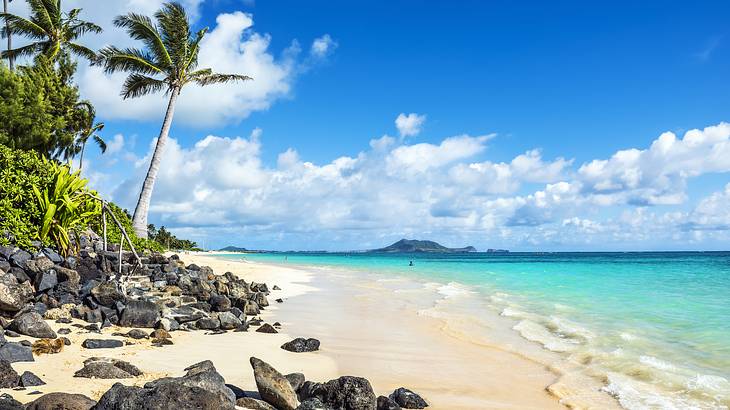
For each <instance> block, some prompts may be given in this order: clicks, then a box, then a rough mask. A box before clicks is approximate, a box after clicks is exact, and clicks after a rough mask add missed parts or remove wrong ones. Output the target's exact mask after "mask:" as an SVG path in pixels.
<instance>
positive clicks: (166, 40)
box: [99, 2, 251, 238]
mask: <svg viewBox="0 0 730 410" xmlns="http://www.w3.org/2000/svg"><path fill="white" fill-rule="evenodd" d="M155 20H157V22H156V23H154V22H153V21H152V19H150V18H149V17H147V16H143V15H140V14H135V13H129V14H127V15H126V16H119V17H117V18H116V19H115V20H114V25H116V26H117V27H120V28H124V29H126V30H127V34H129V36H130V37H132V38H134V39H135V40H140V41H142V43H143V44H144V46H145V49H143V50H140V49H135V48H126V49H119V48H117V47H113V46H109V47H105V48H104V49H102V50H101V51H100V52H99V54H100V59H99V60H100V62H101V63H102V64H103V65H104V67H105V69H106V72H107V73H108V74H111V73H115V72H117V71H129V72H131V74H129V77H127V80H126V81H125V83H124V86H123V87H122V93H121V95H122V97H123V98H124V99H127V98H136V97H141V96H144V95H147V94H151V93H155V92H159V91H162V90H164V91H165V95H168V94H169V96H170V97H169V98H170V100H169V103H168V105H167V112H166V113H165V119H164V121H163V122H162V129H161V130H160V136H159V137H158V138H157V145H156V146H155V151H154V153H153V154H152V160H151V161H150V167H149V169H148V170H147V176H146V177H145V179H144V183H143V185H142V191H141V192H140V194H139V199H138V200H137V207H136V208H135V209H134V217H133V218H132V222H133V227H134V231H135V233H136V234H137V235H138V236H139V237H141V238H147V214H148V212H149V206H150V199H151V197H152V190H153V188H154V185H155V180H156V178H157V172H158V170H159V169H160V161H161V160H162V153H163V151H164V148H165V144H166V143H167V138H168V134H169V132H170V126H171V124H172V117H173V114H174V112H175V102H176V101H177V98H178V96H179V95H180V91H181V90H182V88H183V87H184V86H185V85H187V84H190V83H195V84H198V85H200V86H207V85H210V84H219V83H227V82H232V81H245V80H251V77H248V76H245V75H238V74H216V73H213V71H212V70H211V69H209V68H204V69H197V66H198V53H199V52H200V42H201V41H202V40H203V37H204V36H205V34H206V33H207V31H208V29H207V28H205V29H203V30H200V31H198V32H197V33H196V34H193V33H192V32H191V31H190V21H189V20H188V16H187V14H186V13H185V9H184V8H183V7H182V6H181V5H180V4H179V3H175V2H171V3H165V4H164V5H163V6H162V9H160V10H159V11H158V12H157V13H155Z"/></svg>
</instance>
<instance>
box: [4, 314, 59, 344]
mask: <svg viewBox="0 0 730 410" xmlns="http://www.w3.org/2000/svg"><path fill="white" fill-rule="evenodd" d="M10 330H13V331H15V332H18V333H20V334H21V335H26V336H30V337H37V338H45V339H55V338H56V337H57V336H56V332H54V331H53V330H52V329H51V327H50V326H48V323H46V321H45V320H43V317H42V316H41V315H39V314H38V313H35V312H30V313H24V314H22V315H20V316H18V317H17V318H15V319H14V320H13V321H12V322H10Z"/></svg>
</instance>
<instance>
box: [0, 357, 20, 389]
mask: <svg viewBox="0 0 730 410" xmlns="http://www.w3.org/2000/svg"><path fill="white" fill-rule="evenodd" d="M19 383H20V376H18V373H16V372H15V370H14V369H13V366H11V365H10V362H9V361H7V360H0V389H12V388H13V387H17V386H18V384H19Z"/></svg>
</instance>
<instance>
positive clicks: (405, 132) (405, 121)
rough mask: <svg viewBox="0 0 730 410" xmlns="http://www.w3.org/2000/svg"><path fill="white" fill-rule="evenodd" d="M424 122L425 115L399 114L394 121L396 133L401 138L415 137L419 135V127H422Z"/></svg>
mask: <svg viewBox="0 0 730 410" xmlns="http://www.w3.org/2000/svg"><path fill="white" fill-rule="evenodd" d="M425 122H426V116H425V115H418V114H416V113H410V114H408V115H406V114H405V113H401V114H400V115H398V118H396V119H395V126H396V128H398V133H399V134H400V136H401V137H402V138H404V137H415V136H416V135H418V134H420V133H421V127H423V124H424V123H425Z"/></svg>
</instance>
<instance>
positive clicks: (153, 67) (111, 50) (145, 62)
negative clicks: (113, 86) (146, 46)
mask: <svg viewBox="0 0 730 410" xmlns="http://www.w3.org/2000/svg"><path fill="white" fill-rule="evenodd" d="M99 55H100V56H101V60H102V61H103V63H104V69H105V71H106V72H107V73H108V74H112V73H115V72H117V71H131V72H135V73H141V74H157V73H161V72H162V71H163V70H162V68H161V67H159V66H158V65H157V64H156V63H155V62H154V60H153V56H152V55H150V54H149V53H146V52H144V51H142V50H138V49H136V48H126V49H119V48H117V47H114V46H108V47H105V48H103V49H101V50H100V51H99Z"/></svg>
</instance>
